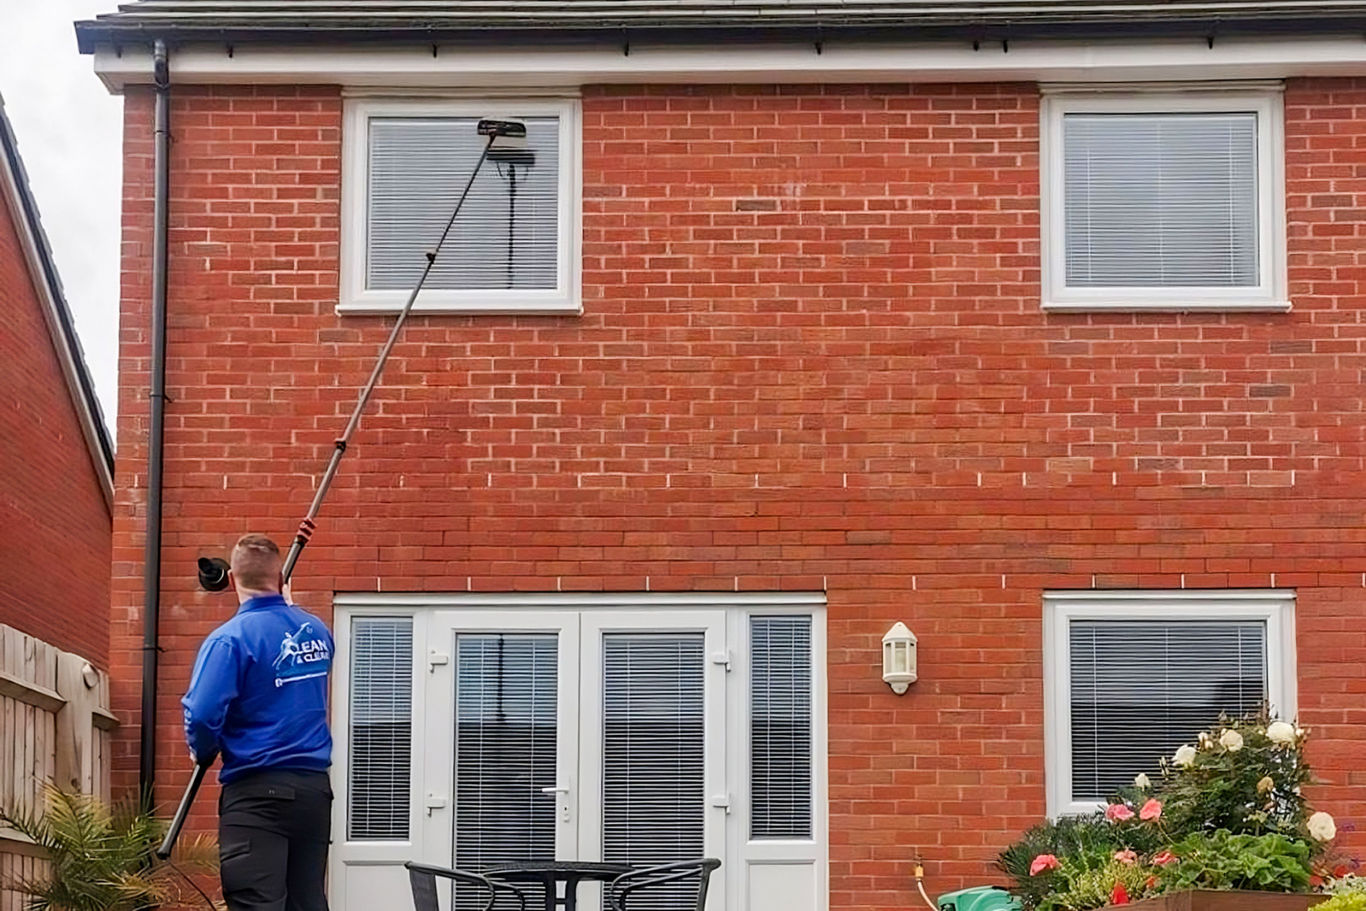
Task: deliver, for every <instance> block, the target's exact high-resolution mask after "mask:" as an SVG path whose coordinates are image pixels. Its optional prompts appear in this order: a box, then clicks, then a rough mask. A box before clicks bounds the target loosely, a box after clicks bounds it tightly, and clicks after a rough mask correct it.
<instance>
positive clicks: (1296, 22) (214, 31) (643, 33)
mask: <svg viewBox="0 0 1366 911" xmlns="http://www.w3.org/2000/svg"><path fill="white" fill-rule="evenodd" d="M74 25H75V30H76V40H77V46H78V48H79V50H80V52H81V53H82V54H93V53H95V51H96V50H97V49H98V48H99V47H101V46H115V47H117V46H120V45H123V44H151V43H152V42H153V41H156V40H158V39H162V40H166V41H170V42H173V43H174V42H176V41H186V42H190V41H195V42H199V41H222V42H226V43H242V44H247V43H264V44H375V43H388V44H431V43H433V42H436V43H442V44H451V45H461V44H477V45H487V44H489V43H497V42H500V41H507V42H509V43H518V42H522V43H525V42H528V41H535V42H536V43H551V44H563V43H570V44H572V43H579V42H601V41H604V40H607V41H618V42H627V43H629V42H630V41H631V40H632V39H635V40H640V41H652V42H661V41H665V42H677V43H680V44H692V43H697V44H712V43H716V42H718V41H720V42H729V41H759V42H762V41H793V40H801V41H806V40H813V41H820V40H822V39H825V38H829V39H835V38H838V39H843V40H855V41H857V40H861V39H867V40H879V41H886V40H889V39H918V40H923V41H955V40H968V41H1000V40H1006V39H1014V38H1030V39H1050V38H1055V39H1069V38H1071V39H1085V38H1125V37H1180V36H1189V35H1199V36H1202V37H1203V36H1208V37H1210V38H1214V37H1217V36H1221V35H1222V36H1233V35H1307V34H1332V33H1342V32H1363V31H1366V13H1362V12H1360V11H1353V10H1344V11H1327V12H1321V13H1318V14H1315V15H1309V16H1306V15H1303V14H1302V13H1300V14H1291V13H1270V14H1266V15H1261V16H1255V15H1242V16H1231V15H1227V14H1215V15H1211V14H1209V13H1192V14H1190V15H1171V16H1166V17H1162V18H1155V17H1152V16H1141V15H1135V14H1134V13H1132V12H1118V13H1115V14H1114V15H1105V16H1093V17H1090V18H1088V19H1086V20H1079V19H1075V18H1074V19H1068V18H1063V17H1058V18H1051V19H1039V20H1031V21H1021V20H1018V19H1014V18H1010V17H1001V16H988V17H978V18H973V19H971V20H966V21H957V22H951V21H910V20H907V18H906V17H904V16H900V17H898V16H865V17H851V16H847V15H844V16H829V15H820V14H816V15H813V16H810V17H806V18H802V19H793V20H791V21H773V20H771V19H770V20H767V21H759V20H750V19H737V20H734V21H716V20H714V19H713V20H706V21H690V20H682V21H677V20H676V21H669V22H659V23H647V22H641V21H630V20H622V21H621V22H619V23H613V24H602V23H587V24H583V25H573V24H565V23H556V24H544V23H535V22H530V23H527V24H526V25H516V26H514V25H508V24H506V23H501V22H500V23H492V22H490V23H488V24H483V25H462V26H450V25H442V24H440V23H427V24H393V23H379V22H365V21H355V22H345V21H342V22H334V23H325V24H321V25H302V24H298V23H280V24H271V25H224V24H217V25H207V24H206V25H198V24H187V23H176V22H174V21H167V22H159V23H156V24H151V23H145V22H131V23H121V22H117V21H109V20H104V19H94V20H83V21H78V22H76V23H75V24H74Z"/></svg>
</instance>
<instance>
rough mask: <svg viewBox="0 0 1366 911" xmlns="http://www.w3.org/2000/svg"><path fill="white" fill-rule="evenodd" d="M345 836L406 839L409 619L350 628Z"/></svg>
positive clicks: (362, 623) (410, 684)
mask: <svg viewBox="0 0 1366 911" xmlns="http://www.w3.org/2000/svg"><path fill="white" fill-rule="evenodd" d="M352 630H353V633H352V649H351V730H350V731H349V736H350V755H351V762H350V766H351V769H350V776H349V787H348V788H347V793H348V794H349V797H350V806H349V807H348V812H347V819H348V825H347V832H348V834H349V837H351V838H353V839H364V840H389V839H397V840H404V839H406V838H407V837H408V793H409V781H410V768H411V766H410V762H411V757H412V753H413V724H412V707H413V621H412V619H411V618H408V617H394V618H385V619H358V620H356V621H355V624H354V625H353V627H352Z"/></svg>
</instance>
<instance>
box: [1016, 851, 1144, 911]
mask: <svg viewBox="0 0 1366 911" xmlns="http://www.w3.org/2000/svg"><path fill="white" fill-rule="evenodd" d="M1087 860H1089V861H1092V862H1087ZM1087 860H1083V859H1082V858H1080V857H1078V858H1074V859H1073V863H1071V864H1068V865H1065V866H1064V867H1062V868H1061V870H1060V874H1061V875H1060V878H1059V879H1060V881H1059V883H1058V888H1057V890H1056V891H1054V892H1052V893H1050V894H1049V895H1047V896H1045V897H1044V899H1043V900H1042V901H1041V902H1040V903H1039V906H1038V907H1039V911H1090V909H1092V908H1100V907H1104V906H1105V905H1109V904H1112V903H1113V902H1114V901H1115V900H1116V898H1117V897H1119V896H1118V895H1117V889H1122V890H1123V891H1122V896H1123V898H1124V899H1125V900H1128V901H1137V900H1138V899H1140V898H1146V897H1147V896H1148V895H1150V894H1153V893H1154V892H1155V890H1156V888H1157V883H1156V881H1155V880H1154V878H1153V874H1152V871H1151V870H1150V869H1149V868H1147V867H1144V866H1141V865H1139V864H1137V863H1124V862H1121V861H1118V860H1115V859H1114V858H1113V856H1111V857H1106V858H1104V859H1103V861H1101V862H1100V863H1095V862H1093V861H1094V860H1096V858H1091V859H1087Z"/></svg>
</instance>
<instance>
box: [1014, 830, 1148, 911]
mask: <svg viewBox="0 0 1366 911" xmlns="http://www.w3.org/2000/svg"><path fill="white" fill-rule="evenodd" d="M1140 806H1141V804H1140ZM1162 842H1163V838H1162V833H1161V832H1160V831H1159V829H1158V828H1157V827H1156V826H1153V825H1149V824H1147V823H1143V822H1140V821H1139V820H1137V819H1134V820H1131V821H1129V822H1127V823H1120V824H1115V823H1112V822H1110V821H1108V820H1107V819H1106V818H1105V814H1104V813H1103V812H1099V811H1098V812H1096V813H1094V814H1092V815H1090V816H1063V817H1061V818H1059V819H1056V820H1048V821H1045V822H1042V823H1039V824H1038V825H1036V826H1034V827H1033V828H1032V829H1030V830H1029V831H1028V832H1026V833H1024V835H1022V836H1021V837H1020V839H1019V840H1018V841H1016V842H1015V844H1013V845H1011V846H1010V847H1009V848H1006V849H1005V850H1004V851H1002V852H1001V854H1000V855H999V856H998V857H997V858H996V866H997V867H998V868H1000V869H1001V870H1002V871H1004V872H1005V873H1007V874H1008V875H1009V876H1010V877H1011V878H1012V879H1013V880H1015V888H1014V890H1013V891H1014V893H1015V894H1016V895H1018V896H1019V897H1020V901H1021V902H1022V903H1023V904H1024V906H1025V907H1026V908H1041V907H1044V898H1045V896H1047V895H1048V894H1050V893H1051V892H1054V891H1056V890H1058V889H1066V888H1069V886H1068V880H1067V871H1068V870H1070V869H1072V868H1076V869H1077V870H1079V871H1090V870H1094V869H1096V868H1097V867H1101V866H1105V865H1107V864H1109V863H1110V861H1111V860H1112V858H1113V857H1114V853H1115V852H1116V851H1120V850H1123V849H1125V848H1130V849H1132V850H1134V851H1135V852H1137V853H1139V854H1148V853H1151V852H1152V851H1154V850H1156V849H1157V848H1158V847H1159V846H1160V845H1161V844H1162ZM1041 854H1052V855H1053V856H1054V857H1056V858H1058V860H1059V861H1060V862H1062V864H1063V869H1062V870H1056V871H1045V872H1042V873H1039V874H1034V875H1031V874H1030V872H1029V870H1030V866H1031V865H1032V864H1033V863H1034V858H1036V857H1038V856H1039V855H1041ZM1112 885H1113V884H1112ZM1106 894H1107V895H1108V894H1109V893H1108V892H1107V893H1106Z"/></svg>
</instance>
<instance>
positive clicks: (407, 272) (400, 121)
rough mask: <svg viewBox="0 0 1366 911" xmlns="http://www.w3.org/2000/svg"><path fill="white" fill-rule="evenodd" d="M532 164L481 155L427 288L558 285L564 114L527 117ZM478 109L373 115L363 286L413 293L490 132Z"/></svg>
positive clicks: (538, 287)
mask: <svg viewBox="0 0 1366 911" xmlns="http://www.w3.org/2000/svg"><path fill="white" fill-rule="evenodd" d="M525 122H526V127H527V152H529V153H530V155H531V156H534V161H533V162H531V163H530V164H529V165H528V163H527V161H526V160H525V159H526V157H527V156H525V155H524V156H522V160H518V161H507V162H500V161H497V160H494V157H493V153H491V156H490V160H489V161H487V162H485V163H484V166H483V167H482V168H481V169H480V172H479V176H478V177H477V178H475V181H474V186H473V187H472V188H471V189H470V195H469V197H468V198H467V199H466V200H465V205H464V207H463V208H462V209H461V210H460V215H459V217H458V218H456V220H455V226H454V227H453V228H452V229H451V235H450V237H449V238H448V239H447V241H446V245H445V246H444V247H443V248H442V251H441V256H440V258H439V259H438V260H437V264H436V267H435V268H434V269H433V270H432V274H431V276H430V277H429V278H428V279H427V285H426V287H428V288H433V289H443V290H493V289H509V288H511V289H518V290H528V289H552V290H553V289H554V288H555V287H556V284H557V276H558V267H559V253H560V223H559V222H560V219H559V195H560V173H559V172H560V119H559V118H558V117H529V118H525ZM477 123H478V118H475V117H424V118H414V117H375V118H372V119H371V120H370V137H369V138H370V150H369V194H370V198H369V200H368V201H367V202H368V205H367V213H368V214H367V223H366V239H367V243H366V247H367V250H366V253H367V255H366V288H367V289H368V290H372V291H395V290H401V291H407V290H409V289H410V288H412V287H413V286H414V285H415V284H417V280H418V278H419V277H420V276H421V274H422V270H423V268H424V267H425V266H426V258H425V254H426V252H427V251H429V250H431V249H432V248H433V247H434V246H435V245H436V242H437V241H438V240H439V239H440V237H441V231H442V230H443V229H444V228H445V226H446V222H447V220H448V219H449V218H450V217H451V212H452V211H453V210H454V207H455V204H456V201H457V200H458V199H459V198H460V192H461V191H462V190H463V189H464V187H465V183H466V182H467V181H468V180H469V177H470V172H471V171H473V170H474V166H475V164H476V163H477V162H478V160H479V155H480V152H481V151H482V150H483V148H484V145H485V143H486V142H487V140H486V139H485V137H482V136H480V135H478V133H477V132H476V131H475V126H476V124H477Z"/></svg>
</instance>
